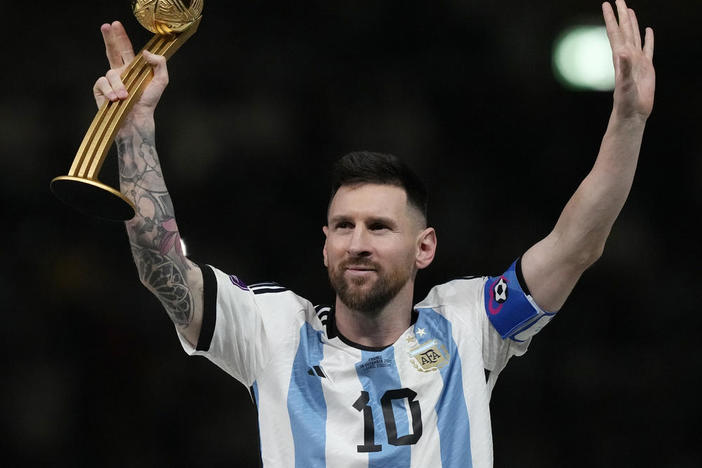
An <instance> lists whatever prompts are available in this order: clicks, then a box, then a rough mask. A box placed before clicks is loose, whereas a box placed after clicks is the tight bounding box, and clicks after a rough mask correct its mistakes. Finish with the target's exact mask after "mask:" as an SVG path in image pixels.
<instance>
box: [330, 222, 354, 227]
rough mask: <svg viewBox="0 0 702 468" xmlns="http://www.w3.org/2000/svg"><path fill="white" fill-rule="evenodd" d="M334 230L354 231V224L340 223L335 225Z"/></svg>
mask: <svg viewBox="0 0 702 468" xmlns="http://www.w3.org/2000/svg"><path fill="white" fill-rule="evenodd" d="M334 228H335V229H352V228H353V224H351V222H349V221H339V222H338V223H336V224H335V225H334Z"/></svg>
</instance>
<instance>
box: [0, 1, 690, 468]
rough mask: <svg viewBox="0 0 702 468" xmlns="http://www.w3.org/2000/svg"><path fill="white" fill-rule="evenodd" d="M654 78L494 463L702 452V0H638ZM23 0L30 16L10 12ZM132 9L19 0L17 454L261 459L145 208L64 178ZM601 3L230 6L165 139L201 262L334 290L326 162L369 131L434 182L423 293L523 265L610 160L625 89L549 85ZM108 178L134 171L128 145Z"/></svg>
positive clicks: (197, 61) (496, 422)
mask: <svg viewBox="0 0 702 468" xmlns="http://www.w3.org/2000/svg"><path fill="white" fill-rule="evenodd" d="M631 6H632V7H634V8H635V9H636V10H637V13H638V16H639V19H640V22H641V23H642V24H641V25H642V27H643V26H644V25H652V26H654V29H655V33H656V52H655V59H654V63H655V65H656V68H657V77H658V90H657V96H656V106H655V110H654V113H653V115H652V117H651V118H650V120H649V122H648V126H647V131H646V135H645V138H644V144H643V149H642V152H641V159H640V164H639V168H638V173H637V178H636V180H635V183H634V186H633V189H632V191H631V195H630V197H629V201H628V202H627V205H626V206H625V208H624V210H623V212H622V214H621V216H620V217H619V220H618V221H617V223H616V224H615V226H614V229H613V231H612V234H611V237H610V239H609V242H608V245H607V248H606V251H605V254H604V256H603V258H602V259H601V260H600V261H599V262H598V263H597V264H595V266H593V267H592V268H591V270H590V271H588V272H587V273H586V274H585V275H584V277H583V278H582V280H581V282H580V283H579V284H578V286H577V287H576V289H575V291H574V292H573V294H572V296H571V298H570V299H569V301H568V303H567V304H566V306H565V307H564V308H563V310H562V312H561V314H559V316H558V318H557V319H556V320H555V321H553V322H552V323H551V324H550V325H549V326H548V327H547V328H546V329H545V330H544V331H543V332H542V333H541V334H540V335H539V336H538V337H537V338H536V339H535V340H534V341H533V343H532V345H531V347H530V350H529V352H528V353H527V355H526V356H524V357H521V358H516V359H513V360H512V362H511V363H510V365H509V366H508V367H507V369H506V370H505V372H504V373H503V374H502V376H501V377H500V380H499V382H498V384H497V386H496V388H495V391H494V393H493V398H492V415H493V429H494V446H495V466H496V467H564V466H568V467H593V466H657V467H693V466H700V460H701V458H702V457H701V455H700V452H701V450H700V443H699V439H698V437H697V436H694V434H695V433H696V431H695V429H694V428H695V427H696V426H699V424H698V418H699V416H700V414H701V412H700V406H701V403H700V401H701V400H700V398H699V396H698V393H699V388H700V379H699V372H700V366H699V365H698V362H699V358H698V350H699V346H698V338H697V335H698V332H699V329H700V326H701V325H702V321H701V320H700V315H701V314H700V310H699V306H693V304H694V303H695V301H696V299H697V298H698V296H699V295H700V279H701V278H700V276H701V275H700V267H699V260H700V247H699V245H698V242H699V234H698V232H699V231H698V230H697V229H696V228H694V227H693V226H694V224H695V221H697V220H698V218H699V216H700V202H701V201H702V200H701V199H702V188H701V184H700V180H701V178H702V177H701V176H702V159H701V158H700V150H701V149H702V148H701V144H700V139H699V137H698V134H699V129H700V123H699V122H700V117H699V109H700V107H701V106H702V99H701V92H700V87H699V76H700V71H701V69H700V65H699V63H700V59H701V58H702V57H701V56H700V52H699V50H700V39H699V37H700V36H699V18H700V13H702V2H699V1H697V0H672V1H669V2H654V1H638V2H634V3H633V4H632V5H631ZM6 12H8V10H7V9H6ZM113 19H120V20H122V21H123V22H124V23H125V25H126V27H127V30H128V32H129V33H130V35H131V36H132V40H133V42H134V45H135V47H137V48H140V47H141V46H142V45H143V44H144V43H146V41H147V40H148V38H149V33H147V32H146V31H145V30H143V29H142V28H141V27H140V26H139V25H138V24H137V22H136V20H135V19H134V18H133V17H132V15H131V13H130V9H129V4H128V2H127V1H120V2H85V1H78V0H69V1H63V2H18V3H15V4H14V5H13V7H12V9H11V10H9V16H5V17H4V21H3V28H2V32H1V33H0V34H1V35H2V36H1V37H0V40H1V41H2V42H1V43H2V44H3V45H2V47H3V54H2V56H3V62H4V67H3V68H4V73H2V75H0V84H1V89H2V94H3V95H2V100H1V102H0V119H1V122H2V125H1V126H0V131H1V136H0V138H1V139H0V150H1V151H2V158H1V159H0V161H1V164H2V166H0V173H1V174H2V183H1V184H0V191H1V192H0V193H1V195H2V198H3V202H2V206H3V219H4V220H5V226H6V227H5V228H4V233H3V238H5V241H4V242H3V258H4V260H5V261H4V262H3V263H4V268H3V269H2V273H1V275H2V281H0V292H1V293H2V304H3V312H4V313H3V315H4V317H5V321H4V326H2V327H0V337H1V339H2V344H3V345H4V348H5V350H6V351H5V352H4V353H3V354H4V356H3V358H2V360H3V383H2V385H0V396H1V397H2V398H1V399H0V402H1V403H0V404H1V405H2V406H0V413H1V416H0V423H1V424H2V433H3V437H2V438H1V439H0V449H2V454H3V455H2V459H3V461H2V464H3V465H4V466H39V465H51V466H67V467H68V466H78V467H80V466H106V467H113V466H114V467H117V466H134V467H142V466H143V467H152V466H158V467H160V466H191V467H219V466H222V467H223V466H250V465H254V464H255V463H256V461H257V459H258V452H257V450H258V449H257V440H258V437H257V429H256V421H255V410H254V408H253V405H252V403H251V402H250V400H249V397H248V393H247V390H246V389H245V388H244V387H243V386H242V385H241V384H239V383H238V382H236V381H235V380H233V379H232V378H231V377H229V376H228V375H226V374H225V373H224V372H222V371H221V370H219V369H218V368H216V367H215V366H214V365H213V364H210V363H209V362H208V361H206V360H205V359H202V358H186V356H185V355H184V354H183V352H182V351H181V348H180V345H179V343H178V340H177V338H176V334H175V331H174V329H173V326H172V325H171V323H170V321H169V319H168V318H167V316H166V314H165V313H164V312H163V311H162V309H161V307H160V304H159V303H158V301H157V300H156V299H155V298H154V297H152V296H151V295H150V294H149V293H148V292H147V291H146V290H145V289H144V288H143V287H142V286H141V285H140V284H139V281H138V278H137V274H136V269H135V267H134V265H133V262H132V259H131V254H130V250H129V247H128V242H127V238H126V234H125V231H124V227H123V226H122V225H121V224H120V223H111V222H107V221H101V220H95V219H91V218H88V217H85V216H83V215H81V214H78V213H76V212H74V211H73V210H71V209H69V208H67V207H66V206H64V205H63V204H61V203H60V202H59V201H57V200H56V199H55V198H54V197H53V196H52V195H51V193H50V192H49V188H48V185H49V181H50V180H51V179H52V178H53V177H55V176H57V175H62V174H66V173H67V171H68V169H69V166H70V163H71V161H72V160H73V156H74V154H75V151H76V149H77V147H78V144H79V143H80V141H81V139H82V137H83V135H84V134H85V132H86V130H87V128H88V125H89V123H90V121H91V120H92V118H93V116H94V114H95V105H94V102H93V98H92V92H91V89H92V85H93V82H94V81H95V79H96V78H97V77H98V76H99V75H101V74H103V73H104V71H105V70H106V67H107V65H106V60H105V58H104V46H103V44H102V39H101V35H100V31H99V27H100V24H101V23H103V22H105V21H110V20H113ZM582 21H585V22H598V23H599V22H601V20H600V3H599V2H598V1H584V0H570V1H561V2H522V1H516V0H506V1H503V2H486V1H482V2H478V1H473V0H443V1H432V2H429V1H424V2H407V1H395V0H393V1H390V0H384V1H377V0H376V1H353V2H341V1H338V2H335V1H326V2H319V1H308V2H271V1H268V2H223V1H208V2H206V4H205V12H204V19H203V21H202V25H201V26H200V29H199V31H198V32H197V34H196V35H195V36H194V37H193V38H192V39H191V40H190V42H188V43H187V44H186V45H185V46H184V47H183V48H182V49H181V50H180V51H179V52H178V53H177V54H176V55H175V56H174V57H173V59H172V60H171V61H170V63H169V69H170V73H171V84H170V86H169V88H168V90H167V91H166V94H165V96H164V98H163V99H162V101H161V104H160V106H159V110H158V113H157V128H158V131H157V143H158V148H159V153H160V156H161V161H162V165H163V170H164V173H165V175H166V178H167V181H168V184H169V189H170V191H171V194H172V197H173V199H174V202H175V205H176V209H177V214H178V224H179V226H180V230H181V233H182V235H183V237H184V239H185V241H186V243H187V245H188V250H189V255H190V256H191V257H192V258H193V259H196V260H197V261H200V262H207V263H211V264H214V265H216V266H218V267H219V268H221V269H223V270H225V271H229V272H231V273H236V274H237V275H239V276H240V277H241V278H242V279H244V281H246V282H247V283H253V282H257V281H264V280H269V281H277V282H279V283H281V284H284V285H286V286H288V287H289V288H291V289H293V290H295V291H296V292H297V293H298V294H300V295H302V296H305V297H308V298H309V299H310V300H312V301H313V302H315V303H328V302H330V301H332V300H333V294H332V292H331V290H330V288H329V286H328V283H327V279H326V271H325V270H324V268H323V265H322V257H321V245H322V241H323V236H322V231H321V226H322V224H323V222H324V215H325V208H326V202H327V194H328V184H327V174H328V171H329V168H330V165H331V163H332V161H333V160H334V159H335V158H337V157H338V156H340V155H342V154H344V153H346V152H348V151H351V150H358V149H370V150H375V151H383V152H392V153H395V154H398V155H399V156H401V157H403V158H405V159H406V160H407V161H409V162H410V164H411V165H412V166H413V167H414V168H415V169H416V170H417V171H419V172H421V174H422V175H423V177H424V179H425V181H426V183H427V184H428V187H429V189H430V192H431V200H430V203H431V206H430V216H431V221H432V223H433V224H434V225H435V227H436V229H437V231H438V236H439V240H440V242H439V251H438V256H437V258H436V261H435V262H434V264H433V265H432V267H431V268H430V269H429V270H427V271H425V272H423V273H422V274H420V277H419V282H418V283H419V284H418V288H417V289H418V291H417V298H418V299H420V298H421V297H422V296H423V295H424V294H425V293H426V292H427V291H428V290H429V288H430V287H431V286H432V285H434V284H436V283H439V282H443V281H447V280H449V279H451V278H453V277H456V276H462V275H467V274H495V273H500V272H502V271H503V270H504V269H505V267H506V266H508V265H509V264H510V263H511V261H512V260H513V259H515V258H516V257H517V256H519V255H520V254H521V253H523V252H524V251H525V250H526V249H527V248H528V247H529V246H531V245H532V244H533V243H534V242H536V241H538V240H539V239H540V238H542V237H543V236H545V235H546V234H547V233H548V232H549V230H550V229H551V228H552V226H553V224H554V223H555V221H556V219H557V217H558V215H559V213H560V210H561V209H562V207H563V206H564V204H565V202H566V201H567V200H568V198H569V197H570V195H571V194H572V193H573V191H574V190H575V189H576V187H577V185H578V184H579V182H580V181H581V179H582V178H583V177H584V176H585V175H586V174H587V172H588V171H589V169H590V167H591V165H592V163H593V162H594V159H595V156H596V154H597V150H598V146H599V142H600V139H601V137H602V134H603V132H604V130H605V127H606V124H607V119H608V116H609V112H610V110H611V101H612V98H611V93H609V92H605V93H595V92H574V91H569V90H567V89H565V88H563V87H562V86H561V85H559V84H558V83H557V81H556V80H555V79H554V77H553V73H552V68H551V61H550V60H551V53H552V47H553V41H554V39H555V38H556V36H557V35H558V34H559V33H560V31H561V30H562V29H563V28H565V27H567V26H569V25H572V24H575V23H576V22H582ZM101 178H102V179H103V180H104V181H106V182H108V183H111V184H114V185H117V177H116V161H115V158H114V153H113V154H112V155H111V156H110V158H109V159H108V162H107V163H106V165H105V167H104V168H103V170H102V174H101Z"/></svg>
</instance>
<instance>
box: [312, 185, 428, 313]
mask: <svg viewBox="0 0 702 468" xmlns="http://www.w3.org/2000/svg"><path fill="white" fill-rule="evenodd" d="M324 234H325V235H326V241H325V243H324V251H323V253H324V264H325V266H326V267H327V269H328V273H329V280H330V282H331V284H332V287H333V288H334V290H335V291H336V293H337V295H338V297H339V299H340V300H341V302H342V303H343V304H344V305H346V307H348V308H350V309H353V310H357V311H359V312H364V313H366V314H370V315H375V314H378V313H379V312H380V311H381V310H382V309H383V307H384V306H385V305H387V304H388V303H389V302H390V301H391V300H392V299H393V298H394V297H395V296H396V295H397V294H398V293H399V292H400V291H401V290H403V288H405V289H407V288H409V295H410V300H411V293H412V287H413V284H414V277H415V274H416V272H417V270H418V269H421V268H424V267H426V266H428V265H429V263H431V260H432V259H433V256H434V247H435V240H434V231H433V229H431V228H425V221H424V218H423V216H422V215H421V213H420V212H419V210H418V209H416V208H415V207H413V206H412V205H410V204H408V203H407V194H406V193H405V190H404V189H403V188H401V187H397V186H395V185H386V184H360V185H350V186H349V185H345V186H342V187H340V188H339V189H338V191H337V192H336V194H335V195H334V198H333V199H332V202H331V204H330V206H329V213H328V224H327V226H325V227H324ZM427 237H429V238H430V241H432V240H434V242H427Z"/></svg>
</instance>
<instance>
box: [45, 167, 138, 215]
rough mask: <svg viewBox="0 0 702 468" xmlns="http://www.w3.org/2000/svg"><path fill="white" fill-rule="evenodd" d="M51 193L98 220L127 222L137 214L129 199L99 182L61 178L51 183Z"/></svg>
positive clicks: (76, 178)
mask: <svg viewBox="0 0 702 468" xmlns="http://www.w3.org/2000/svg"><path fill="white" fill-rule="evenodd" d="M51 191H52V192H53V193H54V195H56V197H57V198H59V199H60V200H61V201H62V202H64V203H66V204H67V205H70V206H72V207H73V208H76V209H77V210H78V211H82V212H83V213H85V214H88V215H91V216H94V217H97V218H104V219H109V220H113V221H126V220H129V219H132V218H133V217H134V214H135V210H134V204H133V203H132V202H131V201H130V200H129V199H128V198H127V197H125V196H124V195H122V194H121V193H120V192H118V191H117V190H115V189H113V188H112V187H110V186H109V185H105V184H103V183H102V182H99V181H97V180H91V179H84V178H80V177H73V176H60V177H56V178H55V179H54V180H52V181H51Z"/></svg>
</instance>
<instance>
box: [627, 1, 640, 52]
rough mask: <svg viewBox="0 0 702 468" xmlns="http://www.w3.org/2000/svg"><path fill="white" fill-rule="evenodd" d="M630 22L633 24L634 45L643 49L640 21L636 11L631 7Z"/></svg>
mask: <svg viewBox="0 0 702 468" xmlns="http://www.w3.org/2000/svg"><path fill="white" fill-rule="evenodd" d="M629 23H630V24H631V32H632V35H633V37H634V45H635V46H636V48H637V49H639V50H640V49H641V30H640V29H639V21H638V20H637V19H636V13H634V10H632V9H631V8H629Z"/></svg>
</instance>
